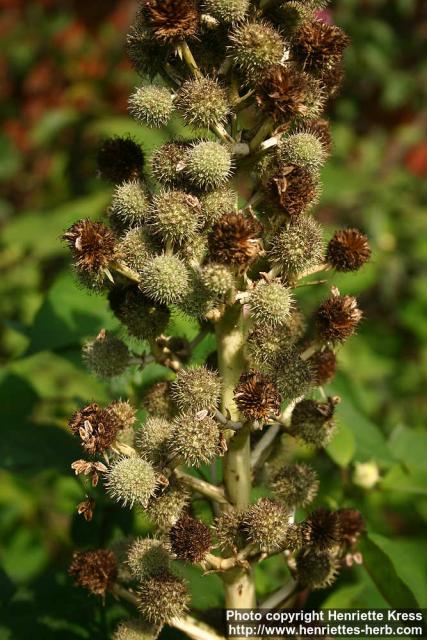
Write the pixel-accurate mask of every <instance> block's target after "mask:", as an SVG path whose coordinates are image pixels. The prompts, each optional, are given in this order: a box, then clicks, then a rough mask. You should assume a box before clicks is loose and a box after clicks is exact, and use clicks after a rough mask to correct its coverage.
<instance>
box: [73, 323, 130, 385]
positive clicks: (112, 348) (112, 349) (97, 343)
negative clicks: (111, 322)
mask: <svg viewBox="0 0 427 640" xmlns="http://www.w3.org/2000/svg"><path fill="white" fill-rule="evenodd" d="M83 359H84V361H85V363H86V365H87V367H88V368H89V369H90V370H91V371H92V372H93V373H94V374H95V375H97V376H99V377H100V378H114V377H115V376H120V375H121V374H122V373H124V372H125V371H126V369H127V367H128V366H129V363H130V353H129V349H128V348H127V346H126V345H125V343H124V342H122V341H121V340H119V338H116V337H115V336H113V335H111V334H109V333H107V332H106V331H105V330H102V331H101V332H100V333H99V334H98V336H97V337H96V338H95V340H91V341H90V342H86V344H85V345H84V346H83Z"/></svg>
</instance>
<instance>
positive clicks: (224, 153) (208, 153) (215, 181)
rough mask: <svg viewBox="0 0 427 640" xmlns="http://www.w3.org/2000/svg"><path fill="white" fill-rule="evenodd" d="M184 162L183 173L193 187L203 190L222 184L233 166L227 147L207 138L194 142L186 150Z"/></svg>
mask: <svg viewBox="0 0 427 640" xmlns="http://www.w3.org/2000/svg"><path fill="white" fill-rule="evenodd" d="M184 162H185V167H184V171H185V175H186V176H187V177H188V179H189V180H190V182H191V183H192V184H193V185H194V186H195V187H197V188H198V189H202V190H203V191H210V190H211V189H217V188H218V187H221V186H222V185H224V184H225V183H226V182H227V180H228V179H229V177H230V176H231V173H232V168H233V162H232V157H231V153H230V151H229V150H228V149H227V147H225V146H224V145H223V144H220V143H219V142H212V141H209V140H202V141H201V142H196V143H194V144H193V145H192V146H191V147H190V149H189V150H188V151H187V154H186V158H185V161H184Z"/></svg>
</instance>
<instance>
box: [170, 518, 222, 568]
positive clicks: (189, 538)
mask: <svg viewBox="0 0 427 640" xmlns="http://www.w3.org/2000/svg"><path fill="white" fill-rule="evenodd" d="M169 540H170V544H171V549H172V553H174V554H175V555H176V556H177V558H179V559H180V560H184V561H186V562H193V563H194V562H202V560H203V559H204V557H205V556H206V554H207V553H208V552H209V551H210V549H211V547H212V541H211V533H210V529H209V527H208V526H206V525H205V524H204V523H203V522H201V521H200V520H196V519H195V518H192V517H191V516H188V515H184V516H182V517H181V518H180V519H179V520H178V521H177V522H176V523H175V524H174V526H173V527H172V529H171V530H170V532H169Z"/></svg>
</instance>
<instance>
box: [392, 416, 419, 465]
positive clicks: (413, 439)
mask: <svg viewBox="0 0 427 640" xmlns="http://www.w3.org/2000/svg"><path fill="white" fill-rule="evenodd" d="M389 447H390V449H392V450H393V454H394V455H395V457H396V458H397V459H398V460H401V461H402V462H403V463H404V464H405V466H406V467H410V468H418V469H424V468H425V463H426V460H427V433H426V432H425V431H416V430H415V429H408V428H407V427H404V426H399V427H396V429H394V431H393V433H392V434H391V436H390V439H389Z"/></svg>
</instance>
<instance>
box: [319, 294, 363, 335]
mask: <svg viewBox="0 0 427 640" xmlns="http://www.w3.org/2000/svg"><path fill="white" fill-rule="evenodd" d="M362 315H363V314H362V312H361V311H360V309H359V308H358V306H357V300H356V298H354V297H353V296H341V295H340V293H339V291H338V289H336V288H335V287H333V288H332V292H331V297H330V298H329V299H328V300H326V302H324V303H323V304H322V305H321V306H320V307H319V309H318V310H317V316H316V321H317V330H318V332H319V336H320V337H321V338H322V340H325V342H332V343H337V342H345V340H347V339H348V338H349V337H350V336H352V335H353V334H354V333H355V331H356V328H357V325H358V324H359V322H360V320H361V319H362Z"/></svg>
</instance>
